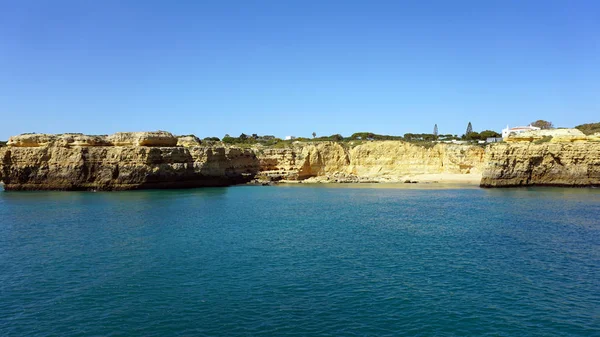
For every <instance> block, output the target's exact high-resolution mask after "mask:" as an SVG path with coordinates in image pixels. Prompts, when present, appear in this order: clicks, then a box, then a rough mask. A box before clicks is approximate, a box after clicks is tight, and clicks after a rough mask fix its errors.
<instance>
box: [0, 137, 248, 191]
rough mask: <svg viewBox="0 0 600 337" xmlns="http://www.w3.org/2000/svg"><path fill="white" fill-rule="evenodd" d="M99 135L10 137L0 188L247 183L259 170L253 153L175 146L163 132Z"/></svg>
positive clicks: (2, 153) (1, 158) (0, 157)
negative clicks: (92, 136) (97, 136)
mask: <svg viewBox="0 0 600 337" xmlns="http://www.w3.org/2000/svg"><path fill="white" fill-rule="evenodd" d="M100 138H101V139H102V141H100V140H97V139H96V138H90V139H88V138H82V137H79V136H73V137H72V136H71V135H69V136H64V135H61V136H49V135H43V136H42V135H39V136H37V137H34V136H32V135H25V136H17V137H11V139H10V141H9V143H8V144H9V146H7V147H3V148H0V162H1V164H0V172H1V174H0V178H1V179H2V180H3V181H4V184H5V189H6V190H127V189H142V188H183V187H200V186H226V185H231V184H237V183H244V182H247V181H249V180H250V179H251V178H252V177H254V176H255V175H256V173H257V171H258V160H257V159H256V156H255V155H254V153H253V152H252V151H249V150H243V149H237V148H227V147H223V146H220V147H177V146H175V144H176V143H177V138H175V137H173V136H172V135H171V134H168V133H162V132H161V133H119V134H115V135H112V136H109V137H100ZM71 140H73V141H71ZM105 142H107V143H105ZM92 144H93V145H92ZM162 145H169V146H162Z"/></svg>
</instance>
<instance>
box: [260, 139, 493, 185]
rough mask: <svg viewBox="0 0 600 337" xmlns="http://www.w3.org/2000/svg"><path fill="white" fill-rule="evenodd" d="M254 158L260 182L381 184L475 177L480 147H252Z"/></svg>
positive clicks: (368, 144) (398, 143)
mask: <svg viewBox="0 0 600 337" xmlns="http://www.w3.org/2000/svg"><path fill="white" fill-rule="evenodd" d="M256 155H257V157H258V160H259V162H260V173H259V178H265V179H271V180H304V179H307V178H316V179H313V181H334V182H361V181H369V182H370V181H374V182H379V181H382V182H384V181H403V180H404V179H405V178H406V177H407V176H412V175H421V174H440V173H449V174H474V175H477V174H480V173H481V169H482V167H483V157H484V149H483V148H481V147H479V146H468V145H467V146H465V145H452V144H437V145H435V146H432V147H429V148H426V147H422V146H417V145H413V144H410V143H406V142H402V141H372V142H366V143H363V144H360V145H356V146H348V147H346V146H342V145H341V144H340V143H336V142H323V143H298V144H295V145H293V146H291V147H288V148H277V149H275V148H266V149H257V150H256Z"/></svg>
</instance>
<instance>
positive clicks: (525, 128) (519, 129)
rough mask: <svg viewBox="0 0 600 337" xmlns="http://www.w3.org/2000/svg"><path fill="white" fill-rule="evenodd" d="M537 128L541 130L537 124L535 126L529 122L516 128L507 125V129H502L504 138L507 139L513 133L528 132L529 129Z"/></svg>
mask: <svg viewBox="0 0 600 337" xmlns="http://www.w3.org/2000/svg"><path fill="white" fill-rule="evenodd" d="M535 130H541V129H540V128H538V127H537V126H533V125H531V124H529V125H528V126H515V127H514V128H509V127H508V125H507V126H506V129H502V138H503V139H506V138H508V136H510V135H511V134H519V133H523V132H527V131H535Z"/></svg>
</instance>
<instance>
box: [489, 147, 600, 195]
mask: <svg viewBox="0 0 600 337" xmlns="http://www.w3.org/2000/svg"><path fill="white" fill-rule="evenodd" d="M533 185H547V186H600V142H574V143H571V142H562V143H555V142H554V143H553V142H547V143H541V144H535V143H514V144H496V145H494V146H490V147H488V149H487V151H486V155H485V167H484V170H483V175H482V179H481V186H482V187H513V186H533Z"/></svg>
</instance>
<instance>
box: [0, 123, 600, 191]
mask: <svg viewBox="0 0 600 337" xmlns="http://www.w3.org/2000/svg"><path fill="white" fill-rule="evenodd" d="M596 136H597V135H596ZM553 139H554V140H556V139H566V140H568V141H563V142H556V141H552V140H550V141H548V140H546V142H543V141H544V140H543V139H542V141H541V142H540V141H535V142H525V141H523V142H512V143H500V144H493V145H490V146H488V147H487V148H486V149H485V150H484V149H483V148H481V147H479V146H470V145H454V144H437V145H434V146H428V147H423V146H418V145H414V144H410V143H406V142H402V141H370V142H364V143H360V144H353V143H336V142H305V143H302V142H296V143H293V144H291V145H290V146H289V147H286V148H276V147H260V146H257V147H255V148H252V149H242V148H238V147H235V146H226V145H224V144H222V143H217V145H204V144H203V143H201V142H200V141H199V140H198V139H197V138H195V137H192V136H182V137H179V138H177V137H174V136H173V135H171V134H170V133H166V132H153V133H118V134H115V135H112V136H85V135H81V134H64V135H21V136H16V137H11V139H10V140H9V142H8V146H5V147H0V180H3V181H4V183H5V189H6V190H49V189H55V190H125V189H141V188H182V187H199V186H226V185H231V184H237V183H245V182H248V181H251V180H253V179H256V180H257V181H279V180H284V181H307V182H404V181H406V180H409V181H414V180H418V181H437V180H440V182H442V181H444V179H448V180H460V181H465V182H466V181H473V180H475V181H479V179H481V182H480V184H481V186H483V187H509V186H530V185H556V186H600V142H596V141H593V139H591V138H589V136H588V138H587V140H586V141H585V142H581V141H572V137H571V138H568V139H567V138H564V137H562V138H558V137H555V138H553ZM174 144H177V145H174ZM165 145H169V146H165ZM425 176H428V177H425ZM448 177H449V178H448ZM462 177H466V178H468V180H463V178H462Z"/></svg>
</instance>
